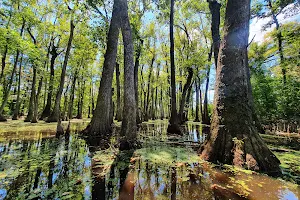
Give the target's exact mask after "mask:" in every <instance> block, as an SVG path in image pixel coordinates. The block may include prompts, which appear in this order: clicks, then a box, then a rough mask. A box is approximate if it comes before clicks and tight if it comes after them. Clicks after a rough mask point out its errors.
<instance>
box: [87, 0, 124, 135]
mask: <svg viewBox="0 0 300 200" xmlns="http://www.w3.org/2000/svg"><path fill="white" fill-rule="evenodd" d="M119 1H120V0H115V1H114V5H113V12H112V18H111V22H110V27H109V31H108V35H107V48H106V53H105V56H104V65H103V71H102V78H101V81H100V87H99V92H98V98H97V105H96V108H95V111H94V114H93V117H92V120H91V123H90V124H89V125H88V127H87V128H86V129H85V130H84V131H83V133H84V134H89V135H90V136H91V135H93V136H101V137H104V136H105V135H108V134H110V133H111V121H110V108H111V106H112V105H111V98H112V79H113V73H114V67H115V65H116V57H117V50H118V37H119V21H120V18H119V16H118V15H119V13H120V12H121V9H120V7H119V5H118V4H119Z"/></svg>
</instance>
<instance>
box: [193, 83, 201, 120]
mask: <svg viewBox="0 0 300 200" xmlns="http://www.w3.org/2000/svg"><path fill="white" fill-rule="evenodd" d="M198 84H199V83H198V79H197V78H195V90H196V116H195V120H194V122H200V119H199V97H200V94H199V87H198Z"/></svg>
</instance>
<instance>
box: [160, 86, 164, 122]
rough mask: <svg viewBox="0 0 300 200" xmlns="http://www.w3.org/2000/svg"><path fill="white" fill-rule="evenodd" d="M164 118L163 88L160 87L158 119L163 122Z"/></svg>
mask: <svg viewBox="0 0 300 200" xmlns="http://www.w3.org/2000/svg"><path fill="white" fill-rule="evenodd" d="M164 118H165V112H164V102H163V86H162V84H161V85H160V119H161V120H163V119H164Z"/></svg>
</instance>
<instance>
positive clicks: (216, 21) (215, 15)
mask: <svg viewBox="0 0 300 200" xmlns="http://www.w3.org/2000/svg"><path fill="white" fill-rule="evenodd" d="M207 1H208V3H209V10H210V13H211V19H212V20H211V34H212V39H213V51H214V59H215V66H216V69H217V63H218V54H219V48H220V40H221V39H220V8H221V4H220V3H218V1H217V0H207Z"/></svg>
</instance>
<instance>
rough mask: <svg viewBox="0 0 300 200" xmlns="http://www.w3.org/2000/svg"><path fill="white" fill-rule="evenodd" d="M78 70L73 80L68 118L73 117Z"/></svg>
mask: <svg viewBox="0 0 300 200" xmlns="http://www.w3.org/2000/svg"><path fill="white" fill-rule="evenodd" d="M77 74H78V70H76V71H75V73H74V77H73V80H72V86H71V92H70V101H69V109H68V116H67V117H68V120H70V119H72V118H73V103H74V93H75V84H76V79H77Z"/></svg>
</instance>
